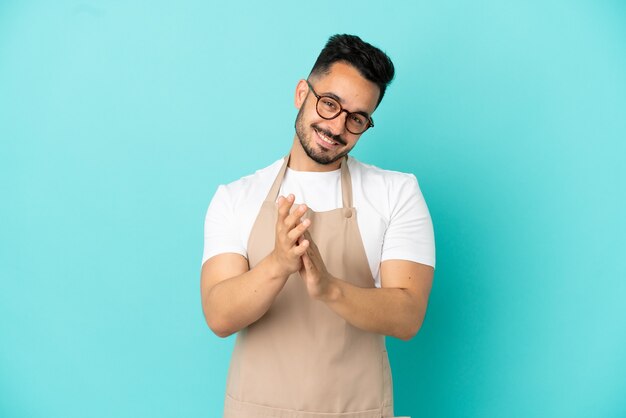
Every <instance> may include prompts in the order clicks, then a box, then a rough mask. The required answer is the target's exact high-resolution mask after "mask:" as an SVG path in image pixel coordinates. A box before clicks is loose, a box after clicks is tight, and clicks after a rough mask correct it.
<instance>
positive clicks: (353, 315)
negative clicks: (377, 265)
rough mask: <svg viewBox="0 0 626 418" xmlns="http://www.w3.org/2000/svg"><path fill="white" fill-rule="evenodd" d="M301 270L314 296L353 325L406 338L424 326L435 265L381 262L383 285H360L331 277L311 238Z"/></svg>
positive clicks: (310, 292)
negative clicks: (362, 286) (378, 286)
mask: <svg viewBox="0 0 626 418" xmlns="http://www.w3.org/2000/svg"><path fill="white" fill-rule="evenodd" d="M302 259H303V267H302V269H301V270H300V274H301V276H302V277H303V279H304V280H305V283H306V285H307V290H308V292H309V295H311V297H313V298H316V299H318V300H321V301H323V302H325V303H326V304H327V305H328V306H329V307H330V308H331V309H332V310H333V311H334V312H335V313H337V314H338V315H340V316H341V317H342V318H344V319H345V320H346V321H348V322H349V323H350V324H351V325H353V326H355V327H357V328H361V329H363V330H365V331H370V332H375V333H378V334H384V335H390V336H394V337H397V338H400V339H403V340H408V339H410V338H412V337H413V336H415V335H416V334H417V332H418V331H419V329H420V328H421V326H422V322H423V321H424V316H425V314H426V307H427V305H428V297H429V295H430V289H431V287H432V281H433V274H434V269H433V268H432V267H430V266H427V265H425V264H420V263H414V262H412V261H406V260H387V261H383V262H382V263H381V279H382V283H381V284H382V287H381V288H380V289H378V288H361V287H357V286H354V285H352V284H350V283H348V282H345V281H343V280H340V279H338V278H336V277H332V276H331V275H330V274H329V273H328V272H327V271H326V267H325V266H324V263H323V261H322V259H321V256H320V254H319V251H317V248H316V247H315V244H314V243H313V242H312V241H311V244H310V250H309V251H307V253H305V254H304V255H303V257H302Z"/></svg>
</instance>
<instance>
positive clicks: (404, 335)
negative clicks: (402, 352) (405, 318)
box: [394, 321, 422, 341]
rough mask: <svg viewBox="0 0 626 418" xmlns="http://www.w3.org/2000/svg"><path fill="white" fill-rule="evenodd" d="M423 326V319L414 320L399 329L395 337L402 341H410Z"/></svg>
mask: <svg viewBox="0 0 626 418" xmlns="http://www.w3.org/2000/svg"><path fill="white" fill-rule="evenodd" d="M421 327H422V321H419V322H417V321H416V322H413V323H411V324H408V325H407V326H405V327H403V328H402V329H399V330H398V332H397V333H396V335H394V337H396V338H398V339H400V340H402V341H409V340H411V339H412V338H413V337H415V336H416V335H417V333H418V332H419V330H420V328H421Z"/></svg>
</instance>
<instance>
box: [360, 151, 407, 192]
mask: <svg viewBox="0 0 626 418" xmlns="http://www.w3.org/2000/svg"><path fill="white" fill-rule="evenodd" d="M348 168H349V169H350V174H351V176H352V179H353V183H356V185H357V187H361V188H362V189H363V192H364V193H366V194H368V195H369V194H371V192H375V193H377V194H380V193H382V195H384V196H387V197H389V198H393V197H394V196H397V195H398V194H402V193H404V192H406V191H407V190H412V191H413V192H419V186H418V182H417V178H416V177H415V175H413V174H411V173H403V172H400V171H393V170H386V169H383V168H380V167H376V166H374V165H371V164H365V163H363V162H361V161H358V160H357V159H355V158H353V157H349V159H348ZM381 197H382V196H381Z"/></svg>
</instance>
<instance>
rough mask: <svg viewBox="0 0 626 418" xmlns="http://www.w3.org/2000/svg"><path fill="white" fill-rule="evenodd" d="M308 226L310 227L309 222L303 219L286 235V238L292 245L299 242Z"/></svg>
mask: <svg viewBox="0 0 626 418" xmlns="http://www.w3.org/2000/svg"><path fill="white" fill-rule="evenodd" d="M309 225H311V220H310V219H305V220H304V221H302V222H301V223H300V224H298V226H296V227H295V228H293V229H292V230H291V231H289V232H288V233H287V238H289V240H290V241H291V242H292V243H295V242H296V241H299V240H300V239H301V238H302V234H304V233H305V232H306V230H307V228H308V227H309Z"/></svg>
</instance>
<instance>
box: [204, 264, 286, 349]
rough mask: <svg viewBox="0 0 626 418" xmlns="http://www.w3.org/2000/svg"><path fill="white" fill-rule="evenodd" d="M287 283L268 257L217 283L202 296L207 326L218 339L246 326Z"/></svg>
mask: <svg viewBox="0 0 626 418" xmlns="http://www.w3.org/2000/svg"><path fill="white" fill-rule="evenodd" d="M286 280H287V277H285V276H281V275H280V273H278V269H276V268H275V262H274V260H273V259H272V256H271V255H270V256H267V257H266V258H264V259H263V260H262V261H261V262H260V263H259V264H257V265H256V266H255V267H254V268H252V269H250V270H248V271H246V272H245V273H243V274H241V275H238V276H235V277H232V278H229V279H226V280H223V281H221V282H219V283H217V284H216V285H215V286H213V287H212V288H210V289H209V290H208V291H206V292H205V294H203V300H202V306H203V309H204V315H205V318H206V321H207V324H208V325H209V327H210V328H211V329H212V330H213V332H215V334H217V335H218V336H220V337H227V336H229V335H231V334H234V333H235V332H237V331H239V330H241V329H243V328H245V327H247V326H248V325H250V324H252V323H253V322H255V321H257V320H258V319H259V318H261V317H262V316H263V315H264V314H265V312H267V310H268V309H269V308H270V306H271V305H272V303H273V302H274V299H275V298H276V295H277V294H278V293H279V292H280V291H281V289H282V288H283V286H284V285H285V282H286Z"/></svg>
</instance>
